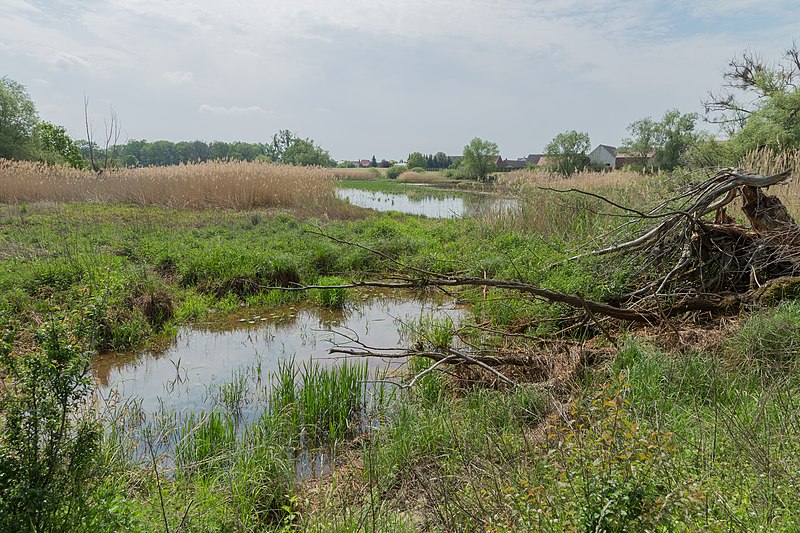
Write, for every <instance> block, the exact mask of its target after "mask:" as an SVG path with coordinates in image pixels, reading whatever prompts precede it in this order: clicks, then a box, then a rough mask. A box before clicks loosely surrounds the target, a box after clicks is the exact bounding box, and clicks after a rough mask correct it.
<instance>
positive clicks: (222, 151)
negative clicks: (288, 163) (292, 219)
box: [80, 139, 272, 167]
mask: <svg viewBox="0 0 800 533" xmlns="http://www.w3.org/2000/svg"><path fill="white" fill-rule="evenodd" d="M270 146H271V145H269V144H266V143H247V142H241V141H237V142H230V143H229V142H224V141H212V142H210V143H207V142H204V141H180V142H173V141H165V140H159V141H146V140H135V139H133V140H129V141H128V142H126V143H125V144H122V145H119V146H117V147H115V148H110V149H112V150H116V152H117V153H116V157H114V159H115V160H116V161H118V164H119V165H120V166H124V167H149V166H157V167H162V166H170V165H180V164H186V163H197V162H205V161H215V160H217V161H218V160H233V161H272V158H271V157H270V155H269V154H270V150H269V149H268V148H270ZM80 148H81V155H83V157H84V159H86V160H88V159H89V157H90V154H89V145H88V143H85V142H84V143H81V147H80Z"/></svg>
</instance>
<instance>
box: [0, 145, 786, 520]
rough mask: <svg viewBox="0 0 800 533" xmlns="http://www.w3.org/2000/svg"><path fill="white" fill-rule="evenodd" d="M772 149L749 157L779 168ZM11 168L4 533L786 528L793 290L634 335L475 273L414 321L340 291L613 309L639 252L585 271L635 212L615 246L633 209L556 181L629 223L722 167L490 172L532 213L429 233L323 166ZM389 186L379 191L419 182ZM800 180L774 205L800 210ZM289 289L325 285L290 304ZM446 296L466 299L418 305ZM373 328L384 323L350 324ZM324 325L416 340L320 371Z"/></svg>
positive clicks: (486, 295) (500, 214) (375, 338)
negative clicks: (381, 359) (585, 303)
mask: <svg viewBox="0 0 800 533" xmlns="http://www.w3.org/2000/svg"><path fill="white" fill-rule="evenodd" d="M781 157H784V158H785V159H784V161H783V162H782V163H780V164H781V165H783V166H786V165H787V164H788V163H787V162H790V159H791V158H793V157H796V155H782V156H781ZM775 160H776V156H775V154H766V153H763V152H762V153H760V154H752V155H751V159H750V162H749V164H750V165H751V166H752V168H753V170H754V171H758V172H763V173H769V172H770V171H771V170H775V169H774V165H775V163H774V162H775ZM792 161H794V160H792ZM759 164H761V165H762V166H761V167H759V166H758V165H759ZM3 165H4V166H2V167H0V182H2V184H3V187H2V188H0V191H2V193H0V194H3V195H5V196H3V197H2V202H3V205H2V207H0V222H1V223H2V224H1V225H0V265H1V266H2V268H0V317H2V324H3V326H2V327H3V343H2V347H1V349H0V356H2V357H0V360H1V362H2V365H3V366H2V375H3V377H4V380H3V389H2V392H0V402H1V403H0V407H2V409H3V411H2V413H3V415H2V417H3V418H2V420H3V423H2V434H1V435H0V476H2V479H3V480H4V483H3V485H2V488H0V506H2V509H3V513H2V517H3V518H2V519H3V520H4V522H3V523H2V525H3V527H4V528H5V529H7V530H34V531H59V530H74V531H119V530H126V531H152V530H154V529H155V530H165V531H269V530H273V531H293V530H309V531H363V530H366V531H416V530H440V531H473V530H475V529H486V530H492V531H519V530H543V531H563V530H601V531H614V530H616V531H622V530H642V531H644V530H651V531H652V530H665V531H666V530H683V529H687V530H691V529H698V528H699V529H703V530H720V531H722V530H729V529H731V528H735V529H785V530H790V529H791V528H792V527H793V524H794V523H796V521H797V519H798V513H800V509H798V508H797V505H796V498H795V497H794V494H795V493H796V491H797V488H798V483H800V480H798V479H797V476H796V472H797V471H798V466H800V448H798V447H797V446H795V445H794V444H792V443H794V442H798V441H799V440H800V439H798V437H800V424H797V420H796V417H795V415H794V413H795V412H796V411H797V408H798V405H797V403H798V394H797V393H798V390H800V388H799V387H800V383H798V382H797V379H796V376H797V357H796V355H797V331H796V330H797V319H798V309H797V304H796V302H795V301H794V300H792V299H791V298H788V299H785V301H782V302H781V301H780V298H778V299H777V300H776V302H777V303H772V304H769V305H767V304H766V303H764V304H757V305H754V306H753V307H746V308H743V309H741V310H740V311H738V312H736V313H734V314H712V313H705V312H695V313H690V314H685V315H682V316H679V317H675V318H672V319H670V320H668V321H666V322H664V323H663V324H661V325H653V326H637V325H635V324H632V323H625V322H619V321H611V320H608V319H605V318H602V317H598V316H596V315H593V314H592V313H591V312H587V310H586V309H580V308H575V307H570V306H567V305H563V304H557V305H552V304H550V303H548V302H546V301H544V300H543V299H542V298H539V297H536V296H535V295H526V294H524V293H520V292H515V291H510V290H507V289H501V288H492V287H487V286H479V285H465V286H459V287H450V288H446V291H447V293H446V294H443V293H441V292H438V293H436V292H433V290H432V289H430V288H429V289H428V290H427V292H425V291H423V292H414V293H412V294H413V298H412V299H411V300H408V301H400V300H397V301H396V303H397V305H398V307H397V308H391V307H386V306H387V305H390V304H391V302H392V299H391V298H386V299H383V298H382V294H386V293H372V292H368V291H366V290H365V289H346V288H344V286H346V285H349V284H353V283H354V282H355V284H358V283H359V282H365V281H370V280H383V281H387V282H392V281H397V280H399V279H409V278H411V277H413V276H415V275H418V274H419V273H420V272H425V273H426V276H427V278H426V279H428V280H435V279H437V276H441V277H459V276H460V277H470V278H474V279H492V278H494V279H503V280H513V281H514V282H515V283H524V284H531V285H535V286H537V287H541V288H544V289H547V290H551V291H557V292H561V293H569V294H577V295H580V296H581V298H583V299H585V300H591V301H598V302H602V301H614V298H615V297H617V296H618V295H620V294H624V293H626V292H627V291H630V290H631V287H635V286H636V284H637V283H642V282H643V281H642V279H641V278H640V277H639V274H640V272H641V270H640V268H639V267H641V266H642V265H643V264H644V260H645V258H642V261H641V262H637V260H630V258H628V260H626V261H622V262H616V261H615V260H613V259H608V258H596V257H591V256H589V257H585V258H583V259H580V260H575V261H568V259H569V258H570V257H572V256H574V255H575V254H576V253H578V252H579V251H580V250H587V249H596V248H599V247H601V246H603V245H606V244H608V243H612V242H615V241H618V240H619V239H623V238H625V237H626V236H629V235H633V234H635V232H641V231H643V230H644V229H646V226H644V225H642V224H639V225H631V226H629V227H628V228H627V229H625V230H623V232H621V233H616V234H615V233H609V232H610V231H611V230H614V229H615V228H617V227H618V226H619V224H618V222H617V220H616V218H618V217H613V216H611V217H610V216H608V215H609V214H612V215H622V214H624V211H623V210H621V209H619V208H618V207H614V206H613V205H609V204H608V203H607V202H605V201H603V199H601V198H598V197H597V196H590V195H586V194H582V193H578V192H558V191H556V190H555V189H557V190H559V191H564V190H570V189H581V190H584V191H589V192H592V193H594V194H596V195H598V196H602V197H604V198H606V199H611V200H613V201H614V202H615V203H618V204H620V205H633V206H637V207H641V206H643V205H651V204H653V203H657V202H658V201H660V200H661V199H664V198H670V197H673V196H674V195H675V193H676V192H679V191H681V190H684V188H685V187H686V186H687V184H689V183H691V182H696V181H698V180H701V179H702V178H704V177H705V176H702V175H697V174H695V175H689V174H679V173H673V174H670V175H663V174H639V173H634V172H613V173H577V174H573V175H572V176H570V177H569V178H558V179H556V178H554V176H552V175H548V174H541V173H537V172H518V173H509V174H505V175H503V176H502V177H501V179H499V180H498V183H497V185H496V186H498V187H501V188H503V189H502V190H503V191H504V192H503V194H505V195H513V196H514V199H515V202H516V206H517V208H516V209H509V210H487V211H484V212H481V213H480V214H476V215H473V216H467V217H463V218H460V219H434V218H424V217H417V216H410V215H404V214H400V213H397V212H389V213H375V212H371V211H368V210H365V209H359V208H357V207H356V206H353V205H349V204H348V203H347V202H343V201H341V200H339V199H337V197H336V192H335V190H336V184H337V181H336V177H335V176H334V175H333V174H331V172H332V171H330V170H327V169H306V168H296V167H291V168H290V167H281V166H276V165H269V164H261V163H206V164H201V165H184V166H180V167H175V168H169V167H166V168H163V169H161V168H159V169H128V170H120V171H109V172H107V173H106V172H104V173H103V174H101V175H100V176H95V175H87V174H86V173H84V172H83V171H74V170H64V169H61V168H58V167H40V166H35V165H31V164H21V163H3ZM764 165H772V166H771V167H769V168H767V167H766V166H764ZM339 170H340V169H339ZM337 171H338V170H337ZM339 178H341V176H339ZM396 181H400V180H396ZM396 181H392V182H388V180H385V181H383V180H378V181H374V180H373V181H368V182H366V183H373V185H362V188H363V189H369V188H370V187H372V188H373V189H379V190H381V192H386V193H389V192H394V193H396V192H399V191H401V190H402V191H406V192H407V190H408V187H409V186H408V185H405V184H397V183H396ZM385 183H392V184H391V185H385ZM6 185H7V187H6ZM398 187H400V189H398ZM795 187H796V183H795V184H789V185H777V186H775V187H774V188H773V189H771V193H772V194H777V195H779V196H780V197H781V199H783V200H784V202H785V204H786V205H787V207H788V208H789V211H790V212H791V213H793V214H795V215H797V214H798V207H800V203H798V202H797V200H796V198H797V192H796V189H795ZM389 188H392V190H391V191H389ZM417 189H423V187H417ZM435 194H445V195H447V194H448V193H435ZM300 286H309V287H313V288H312V289H309V290H305V291H297V290H285V289H296V288H298V287H300ZM430 298H433V300H434V301H436V299H437V298H439V301H440V302H442V301H444V302H446V306H448V307H449V309H450V311H448V312H447V313H446V314H443V312H442V309H441V307H437V306H431V305H430V304H426V303H420V302H426V301H430V300H427V299H430ZM442 299H443V300H442ZM387 302H388V303H387ZM409 302H417V303H413V305H412V304H410V303H409ZM455 302H457V303H458V309H457V310H456V311H454V310H453V308H454V305H455ZM407 305H411V307H410V308H408V309H407V310H406V311H404V310H402V309H401V308H403V309H405V308H404V307H403V306H407ZM431 311H433V312H431ZM404 317H405V318H404ZM394 318H402V320H401V322H402V324H401V325H396V324H395V323H394V321H393V319H394ZM362 319H363V323H365V324H370V321H373V322H372V323H371V325H370V326H369V327H367V328H366V329H364V330H360V331H359V330H358V327H357V323H358V321H359V320H362ZM353 320H355V322H353ZM375 321H378V322H375ZM295 327H297V328H298V329H292V328H295ZM282 328H283V329H282ZM220 329H224V330H226V331H227V332H226V333H223V332H221V331H219V330H220ZM318 329H321V330H329V331H328V332H327V333H322V334H320V333H319V332H318V331H315V330H318ZM330 330H333V331H334V332H338V333H331V332H330ZM398 330H399V331H398ZM776 332H781V333H780V334H776ZM339 334H341V335H343V337H341V338H337V335H339ZM226 335H227V336H229V337H226ZM282 335H283V337H282ZM318 335H322V337H319V336H318ZM203 338H205V340H206V344H204V345H199V344H195V342H196V341H199V340H201V339H203ZM226 339H227V340H226ZM326 339H331V340H332V341H334V342H335V343H336V344H337V345H339V347H341V346H342V345H347V344H348V342H350V343H351V346H354V347H355V348H358V349H363V348H364V346H368V347H371V348H392V349H394V352H392V353H396V352H400V353H401V354H402V353H403V350H404V348H410V352H409V357H407V358H401V359H392V360H391V363H386V364H376V363H374V362H367V360H364V359H351V360H345V361H332V360H329V359H324V358H323V357H325V356H327V346H328V345H327V344H325V340H326ZM354 339H355V343H354V344H353V343H352V342H351V341H353V340H354ZM398 339H401V340H402V343H401V344H400V345H398ZM298 341H299V342H298ZM226 342H230V344H231V346H233V345H236V346H237V348H236V349H237V350H243V351H242V352H236V351H235V350H234V349H233V348H229V347H226V344H225V343H226ZM448 350H457V351H461V352H464V353H466V354H471V355H474V356H475V357H480V358H482V359H481V360H482V361H487V360H490V359H489V358H492V357H495V358H498V360H500V361H501V362H502V358H507V359H506V361H509V364H508V365H507V366H503V365H502V364H500V365H499V366H498V367H497V368H499V369H500V370H501V371H502V372H503V373H504V375H505V376H507V377H509V378H510V380H511V381H513V382H514V383H515V385H514V386H509V385H507V384H504V383H503V382H502V381H501V380H498V379H497V377H496V376H494V375H492V374H491V373H490V372H488V371H487V370H486V369H484V368H481V367H477V366H476V365H470V364H464V362H463V361H461V363H462V364H453V365H450V364H446V363H448V362H455V361H454V360H450V361H444V362H440V361H441V360H442V359H444V358H445V357H447V356H448V355H447V354H451V355H452V353H453V352H452V351H448ZM245 352H246V355H243V356H242V357H240V358H239V356H238V355H236V354H237V353H239V354H240V355H241V353H245ZM387 353H388V352H387ZM435 353H440V354H445V355H444V356H442V358H441V359H440V360H436V359H432V358H431V357H430V356H426V355H425V354H435ZM131 354H133V355H131ZM312 355H313V359H311V358H310V356H312ZM237 358H238V359H237ZM511 361H514V364H511ZM522 363H524V364H522ZM92 377H93V378H94V379H92ZM412 380H413V383H414V384H413V386H412V387H409V386H408V384H409V383H410V382H411V381H412ZM126 384H127V385H126ZM126 387H127V388H126ZM115 390H116V392H115ZM196 399H199V400H196ZM35 498H40V499H42V500H44V501H45V502H46V503H47V504H46V505H35V506H34V505H32V504H31V502H33V501H38V500H36V499H35ZM31 524H33V526H31Z"/></svg>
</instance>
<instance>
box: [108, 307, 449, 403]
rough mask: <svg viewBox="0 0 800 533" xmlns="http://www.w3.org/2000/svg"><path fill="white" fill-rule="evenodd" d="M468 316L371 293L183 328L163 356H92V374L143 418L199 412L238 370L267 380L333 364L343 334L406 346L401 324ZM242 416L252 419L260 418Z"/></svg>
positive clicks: (379, 364)
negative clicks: (334, 305) (308, 365)
mask: <svg viewBox="0 0 800 533" xmlns="http://www.w3.org/2000/svg"><path fill="white" fill-rule="evenodd" d="M464 312H465V311H464V309H463V308H460V307H457V306H456V305H455V304H454V303H453V302H445V303H442V302H438V303H437V302H432V301H430V300H428V299H424V298H422V299H420V298H414V297H409V296H407V295H406V296H405V297H399V298H398V297H393V296H391V295H389V296H387V295H380V296H369V297H366V300H364V301H362V302H359V303H357V304H351V305H350V306H349V307H348V308H347V309H346V310H345V311H328V310H322V309H319V308H315V307H310V306H309V307H302V306H301V307H285V308H282V309H279V310H277V311H275V310H273V311H270V312H268V313H264V314H257V313H256V314H251V315H248V316H240V317H230V318H227V319H224V320H220V321H217V322H215V323H213V324H209V325H206V326H202V325H193V326H191V327H186V328H183V329H181V330H180V332H179V333H178V336H177V340H176V341H175V342H174V344H173V345H172V346H171V347H169V348H168V349H166V350H164V351H163V352H158V353H155V352H145V353H110V354H101V355H99V356H96V357H95V358H94V361H93V374H94V379H95V382H96V383H97V386H98V389H99V392H100V394H101V395H102V396H103V397H108V396H109V395H111V393H112V392H113V393H114V394H115V395H117V394H118V395H119V398H118V399H119V400H120V401H123V402H124V401H126V400H129V399H137V400H138V401H140V402H141V407H142V409H143V411H144V412H145V413H154V412H156V411H158V410H160V409H165V410H174V411H175V412H176V413H181V412H184V413H185V412H201V411H205V410H209V409H211V408H212V407H213V406H212V405H211V400H210V399H209V398H210V397H211V396H213V394H211V392H212V391H213V389H214V387H218V386H219V385H220V384H222V383H225V382H228V381H230V379H231V376H233V375H234V374H235V373H236V372H242V371H245V370H246V371H247V372H251V373H252V372H253V371H255V372H257V373H258V375H259V376H264V378H265V379H266V378H267V377H268V375H269V373H270V372H273V371H275V370H277V368H278V362H279V361H281V360H285V359H288V358H294V360H295V362H296V363H298V364H300V363H302V362H303V361H308V360H311V359H313V360H314V361H319V362H320V363H322V364H335V363H336V362H337V361H339V360H340V359H335V358H332V357H331V356H330V355H329V354H328V350H329V348H331V347H332V346H333V345H334V344H340V345H345V344H348V342H349V341H348V339H347V338H346V337H345V336H347V337H350V338H357V339H358V340H359V341H360V342H362V343H364V344H366V345H369V346H372V347H382V348H383V347H385V348H395V347H401V346H404V345H405V339H404V338H403V335H402V333H401V330H402V324H403V323H411V322H414V321H416V319H418V318H420V317H421V316H431V315H432V316H437V317H445V316H449V317H451V318H452V319H453V321H454V322H458V320H459V318H460V317H461V316H462V315H463V313H464ZM350 345H352V344H350ZM369 364H370V366H371V367H372V368H373V369H378V368H389V367H392V366H397V365H399V362H398V361H397V360H391V361H390V360H375V359H372V360H370V362H369ZM254 409H256V406H254ZM243 414H244V415H245V418H247V417H248V415H250V416H253V415H255V414H256V413H255V412H252V413H243Z"/></svg>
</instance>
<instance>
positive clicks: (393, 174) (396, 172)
mask: <svg viewBox="0 0 800 533" xmlns="http://www.w3.org/2000/svg"><path fill="white" fill-rule="evenodd" d="M406 170H408V168H407V167H406V166H405V165H395V166H393V167H389V168H387V169H386V177H387V178H389V179H390V180H393V179H396V178H397V177H399V176H400V174H402V173H403V172H405V171H406Z"/></svg>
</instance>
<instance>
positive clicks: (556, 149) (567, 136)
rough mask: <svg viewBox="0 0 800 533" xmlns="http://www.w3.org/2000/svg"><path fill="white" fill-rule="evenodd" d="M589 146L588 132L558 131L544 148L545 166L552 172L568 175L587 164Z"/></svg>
mask: <svg viewBox="0 0 800 533" xmlns="http://www.w3.org/2000/svg"><path fill="white" fill-rule="evenodd" d="M590 148H591V142H590V140H589V134H588V133H584V132H578V131H575V130H571V131H565V132H563V133H559V134H558V135H556V136H555V137H553V140H551V141H550V142H549V143H548V144H547V146H545V148H544V152H545V155H546V156H547V166H548V168H549V170H551V171H552V172H557V173H558V174H562V175H564V176H570V175H572V174H573V173H575V172H577V171H579V170H583V169H584V168H586V167H587V166H588V165H589V156H588V155H587V154H588V152H589V150H590Z"/></svg>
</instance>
